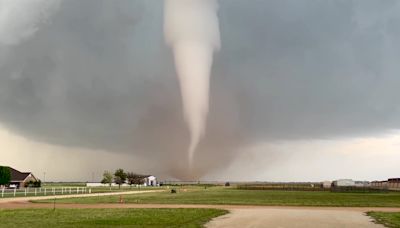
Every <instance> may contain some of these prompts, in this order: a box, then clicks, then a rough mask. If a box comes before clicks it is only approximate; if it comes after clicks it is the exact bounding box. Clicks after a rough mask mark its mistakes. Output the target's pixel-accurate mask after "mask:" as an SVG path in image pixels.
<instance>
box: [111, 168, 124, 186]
mask: <svg viewBox="0 0 400 228" xmlns="http://www.w3.org/2000/svg"><path fill="white" fill-rule="evenodd" d="M125 181H126V173H125V172H124V170H123V169H117V170H116V171H115V173H114V182H115V183H116V184H118V186H119V188H121V185H122V184H123V183H125Z"/></svg>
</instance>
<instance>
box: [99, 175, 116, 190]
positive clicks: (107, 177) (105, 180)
mask: <svg viewBox="0 0 400 228" xmlns="http://www.w3.org/2000/svg"><path fill="white" fill-rule="evenodd" d="M112 181H113V175H112V174H111V172H109V171H104V173H103V180H101V183H102V184H108V185H110V188H111V184H112Z"/></svg>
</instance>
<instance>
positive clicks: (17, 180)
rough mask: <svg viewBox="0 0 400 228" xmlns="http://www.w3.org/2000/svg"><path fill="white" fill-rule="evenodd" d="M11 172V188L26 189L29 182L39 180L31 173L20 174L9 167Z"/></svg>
mask: <svg viewBox="0 0 400 228" xmlns="http://www.w3.org/2000/svg"><path fill="white" fill-rule="evenodd" d="M8 168H9V169H10V172H11V181H10V186H15V187H16V188H24V187H26V185H27V184H28V183H29V182H37V181H39V179H37V178H36V177H35V176H34V175H33V174H32V173H31V172H20V171H18V170H16V169H13V168H11V167H8Z"/></svg>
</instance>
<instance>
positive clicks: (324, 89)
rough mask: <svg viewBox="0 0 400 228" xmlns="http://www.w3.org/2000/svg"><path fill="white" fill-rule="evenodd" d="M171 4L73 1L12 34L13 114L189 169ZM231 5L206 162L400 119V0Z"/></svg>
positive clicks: (50, 137)
mask: <svg viewBox="0 0 400 228" xmlns="http://www.w3.org/2000/svg"><path fill="white" fill-rule="evenodd" d="M162 7H163V4H162V1H160V0H152V1H149V0H137V1H123V0H120V1H105V0H104V1H99V0H87V1H78V0H68V1H63V2H62V4H61V6H60V8H59V11H58V12H57V13H55V14H54V15H53V16H52V18H51V19H50V22H49V23H48V24H45V25H43V26H42V27H40V29H39V31H37V33H36V34H35V35H34V36H33V37H32V38H31V39H29V40H27V41H25V42H23V43H21V44H20V45H18V46H13V47H6V46H0V61H1V62H0V67H1V69H0V70H1V75H0V121H1V123H2V124H4V125H6V126H7V127H9V128H10V129H12V130H14V131H16V132H18V133H20V134H22V135H24V136H26V137H29V138H32V139H34V140H39V141H43V142H47V143H52V144H60V145H66V146H79V147H88V148H94V149H106V150H110V151H115V152H126V153H134V154H138V155H141V156H143V157H145V158H151V159H156V160H159V161H162V163H164V164H165V165H164V166H162V167H161V168H162V169H164V170H168V171H170V172H171V173H172V175H176V176H179V177H182V174H181V173H182V172H180V170H182V169H185V168H186V164H185V162H186V159H185V156H186V149H187V147H188V143H189V137H188V130H187V129H186V127H185V124H184V122H183V117H182V111H181V103H180V94H179V87H178V84H177V80H176V76H175V71H174V68H173V67H174V66H173V61H172V56H171V53H170V50H168V48H167V47H166V46H165V44H164V38H163V33H162V32H163V29H162V23H163V22H162V18H163V15H162ZM219 15H220V23H221V36H222V49H221V52H220V53H218V54H217V56H216V61H215V63H214V69H213V76H212V82H211V101H210V102H211V108H210V117H209V121H208V127H207V132H206V136H205V139H204V140H203V142H202V143H201V145H200V148H199V151H198V153H197V155H196V156H198V157H197V158H196V163H197V166H198V167H197V169H198V170H197V171H198V172H197V173H195V174H193V175H194V176H200V175H202V174H204V173H205V172H206V171H205V170H207V169H211V168H212V169H216V168H221V167H225V166H226V165H227V164H229V161H230V160H231V159H232V158H233V157H234V156H235V153H237V149H240V148H241V147H242V146H244V145H247V144H250V143H254V142H257V141H259V140H268V139H270V140H276V139H278V140H279V139H285V140H286V139H304V138H320V137H347V136H354V135H369V134H377V133H382V132H385V131H387V130H390V129H396V128H397V129H398V128H399V127H400V115H399V114H400V105H399V104H398V101H397V100H398V98H399V97H400V90H399V87H400V77H399V73H400V65H399V64H398V60H399V59H400V45H399V40H400V28H399V26H398V25H399V24H400V4H399V3H398V1H364V0H363V1H361V0H359V1H338V0H335V1H333V0H332V1H322V0H321V1H313V0H303V1H295V0H292V1H289V0H287V1H282V0H279V1H278V0H276V1H262V0H249V1H243V0H221V1H220V13H219ZM6 51H7V53H6ZM211 157H212V159H210V158H211Z"/></svg>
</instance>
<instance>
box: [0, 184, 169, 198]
mask: <svg viewBox="0 0 400 228" xmlns="http://www.w3.org/2000/svg"><path fill="white" fill-rule="evenodd" d="M45 188H46V194H45V190H44V189H45ZM53 188H54V189H55V194H53ZM61 188H64V189H63V190H61ZM78 188H79V190H78V191H79V192H78V194H88V193H89V189H91V193H107V192H127V191H148V190H164V189H165V188H162V187H141V188H137V187H132V188H130V187H121V188H118V187H111V188H109V187H88V188H87V189H86V192H85V191H84V190H83V187H78ZM70 190H71V193H70ZM13 192H14V190H13V189H7V190H6V192H5V194H4V195H3V197H2V196H1V190H0V199H1V198H10V197H12V198H14V197H31V196H45V195H46V196H52V195H70V194H73V195H76V194H77V187H70V186H59V187H43V188H41V189H36V193H35V189H34V188H29V189H27V193H26V195H25V190H24V189H17V192H16V195H15V196H14V194H13Z"/></svg>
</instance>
